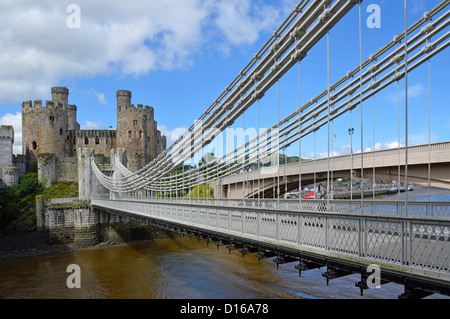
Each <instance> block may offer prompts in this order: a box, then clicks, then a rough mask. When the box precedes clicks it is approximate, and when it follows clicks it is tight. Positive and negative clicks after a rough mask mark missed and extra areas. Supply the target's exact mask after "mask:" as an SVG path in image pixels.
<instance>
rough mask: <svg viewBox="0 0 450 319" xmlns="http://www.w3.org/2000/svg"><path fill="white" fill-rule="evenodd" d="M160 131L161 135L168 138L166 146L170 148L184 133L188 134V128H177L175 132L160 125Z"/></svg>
mask: <svg viewBox="0 0 450 319" xmlns="http://www.w3.org/2000/svg"><path fill="white" fill-rule="evenodd" d="M158 130H160V131H161V135H164V136H165V137H166V144H167V147H169V146H170V145H171V144H172V143H173V142H175V141H176V140H177V139H178V138H179V137H180V136H181V135H183V133H185V132H186V130H187V128H186V127H177V128H175V129H173V130H170V129H168V128H167V126H165V125H158Z"/></svg>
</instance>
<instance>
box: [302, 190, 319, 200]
mask: <svg viewBox="0 0 450 319" xmlns="http://www.w3.org/2000/svg"><path fill="white" fill-rule="evenodd" d="M303 198H304V199H316V193H314V192H309V193H306V195H305V196H303Z"/></svg>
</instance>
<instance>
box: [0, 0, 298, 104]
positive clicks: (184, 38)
mask: <svg viewBox="0 0 450 319" xmlns="http://www.w3.org/2000/svg"><path fill="white" fill-rule="evenodd" d="M265 1H266V0H264V1H263V0H258V1H249V0H242V1H237V0H226V1H225V0H214V1H205V0H183V1H178V0H166V1H145V0H135V1H132V2H127V1H107V0H98V1H88V0H79V1H77V4H78V5H79V7H80V9H81V14H80V17H81V27H80V28H68V27H67V19H68V18H69V16H70V15H71V13H67V12H66V8H67V5H68V3H67V2H64V1H52V0H41V1H25V0H17V1H6V2H5V1H3V2H2V10H1V11H0V28H1V30H2V32H1V33H0V43H1V44H2V45H1V46H2V50H1V51H0V69H1V70H2V72H1V73H0V104H11V103H20V102H21V101H23V100H28V99H35V98H42V99H45V96H48V92H49V88H50V87H52V86H55V85H59V83H60V81H61V80H63V79H67V80H68V79H70V78H73V77H90V76H96V75H99V74H103V75H112V74H113V75H119V76H120V75H131V76H136V77H138V76H140V75H143V74H146V73H148V72H150V71H153V70H161V69H162V70H170V69H174V68H186V67H190V66H192V64H193V61H194V54H195V53H196V52H198V51H199V50H200V49H201V48H202V46H204V45H207V47H208V49H211V50H214V51H215V52H221V53H222V52H227V46H228V45H229V44H232V45H238V44H249V43H254V42H255V41H256V40H257V39H258V37H259V35H260V32H261V31H262V30H270V31H273V30H275V28H276V27H277V24H278V23H279V22H280V20H281V18H283V17H284V15H285V13H286V11H288V10H292V7H293V6H292V0H283V1H282V2H281V3H280V2H279V3H275V4H274V3H270V2H269V1H267V3H270V4H266V3H265ZM277 19H278V21H277ZM99 99H100V100H102V97H101V96H99Z"/></svg>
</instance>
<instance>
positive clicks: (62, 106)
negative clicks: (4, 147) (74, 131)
mask: <svg viewBox="0 0 450 319" xmlns="http://www.w3.org/2000/svg"><path fill="white" fill-rule="evenodd" d="M51 93H52V100H51V101H47V102H46V105H45V106H44V105H42V101H41V100H34V103H33V102H31V101H25V102H23V103H22V151H23V154H24V155H25V165H26V170H27V171H29V170H30V169H31V167H32V166H33V164H34V163H35V162H37V155H38V154H39V153H49V154H55V155H57V156H64V155H65V141H66V132H67V129H68V124H67V122H68V105H67V101H68V95H69V90H68V89H67V88H62V87H53V88H52V89H51Z"/></svg>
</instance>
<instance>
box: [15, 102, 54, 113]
mask: <svg viewBox="0 0 450 319" xmlns="http://www.w3.org/2000/svg"><path fill="white" fill-rule="evenodd" d="M56 107H57V108H58V107H59V108H62V107H63V105H62V104H57V105H56ZM47 108H49V109H55V102H53V101H50V100H47V101H46V102H45V105H42V100H34V101H31V100H29V101H25V102H23V103H22V112H27V111H32V110H36V109H37V110H39V109H47Z"/></svg>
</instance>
